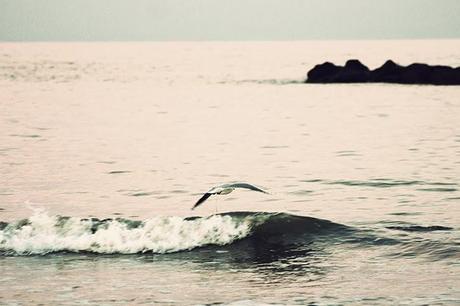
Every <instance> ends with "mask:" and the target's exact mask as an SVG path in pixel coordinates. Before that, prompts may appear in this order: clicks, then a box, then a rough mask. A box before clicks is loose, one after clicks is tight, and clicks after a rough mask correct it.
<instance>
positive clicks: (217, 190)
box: [192, 183, 268, 209]
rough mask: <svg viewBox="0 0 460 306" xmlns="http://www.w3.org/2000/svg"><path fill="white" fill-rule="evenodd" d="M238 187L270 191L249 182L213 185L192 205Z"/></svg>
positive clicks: (227, 192)
mask: <svg viewBox="0 0 460 306" xmlns="http://www.w3.org/2000/svg"><path fill="white" fill-rule="evenodd" d="M236 188H242V189H249V190H254V191H258V192H263V193H268V192H266V191H264V190H262V189H260V188H257V187H256V186H254V185H251V184H248V183H233V184H223V185H219V186H215V187H212V188H211V189H210V190H209V191H208V192H206V193H205V194H204V195H203V196H202V197H201V198H200V199H199V200H198V201H197V202H196V203H195V205H194V206H193V207H192V209H195V208H196V207H197V206H199V205H201V204H202V203H203V202H204V201H206V200H207V199H208V198H209V197H210V196H212V195H213V194H229V193H230V192H232V191H233V190H235V189H236Z"/></svg>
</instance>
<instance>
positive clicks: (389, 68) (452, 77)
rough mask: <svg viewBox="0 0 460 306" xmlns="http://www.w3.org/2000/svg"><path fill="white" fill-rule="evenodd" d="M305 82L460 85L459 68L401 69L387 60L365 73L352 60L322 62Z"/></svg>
mask: <svg viewBox="0 0 460 306" xmlns="http://www.w3.org/2000/svg"><path fill="white" fill-rule="evenodd" d="M306 82H307V83H368V82H371V83H399V84H432V85H460V67H458V68H452V67H449V66H430V65H427V64H418V63H416V64H411V65H409V66H401V65H398V64H396V63H395V62H393V61H392V60H388V61H386V62H385V64H383V65H382V66H381V67H379V68H377V69H375V70H369V68H368V67H366V66H365V65H363V64H362V63H361V62H360V61H359V60H356V59H352V60H348V61H347V62H346V63H345V66H336V65H335V64H333V63H330V62H326V63H324V64H320V65H316V66H315V67H314V68H313V69H311V70H310V71H309V72H308V79H307V81H306Z"/></svg>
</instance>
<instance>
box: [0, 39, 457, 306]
mask: <svg viewBox="0 0 460 306" xmlns="http://www.w3.org/2000/svg"><path fill="white" fill-rule="evenodd" d="M348 59H359V60H361V61H362V62H363V63H364V64H365V65H368V66H369V67H370V68H371V69H374V68H377V67H379V66H380V65H382V64H383V63H384V62H385V61H386V60H388V59H392V60H393V61H395V62H397V63H399V64H401V65H408V64H411V63H414V62H421V63H428V64H432V65H437V64H442V65H450V66H455V67H457V66H460V40H376V41H279V42H34V43H19V42H18V43H13V42H2V43H0V304H1V305H244V306H252V305H459V304H460V87H459V86H431V85H424V86H420V85H398V84H305V83H304V82H305V80H306V74H307V72H308V71H309V70H310V69H311V68H313V67H314V66H315V65H316V64H319V63H323V62H326V61H330V62H334V63H336V64H340V65H343V64H344V63H345V61H346V60H348ZM233 182H246V183H250V184H253V185H255V186H257V187H259V188H262V189H263V190H265V191H267V192H268V194H264V193H261V192H254V191H251V190H244V189H237V190H235V191H233V192H232V193H230V194H227V195H213V196H211V197H210V198H209V199H208V200H207V201H206V202H205V203H203V204H202V205H200V206H199V207H197V208H196V209H194V210H192V209H191V208H192V206H193V205H194V204H195V203H196V201H197V200H198V199H199V198H200V197H201V196H202V195H203V193H205V192H207V191H208V190H209V189H210V188H212V187H213V186H217V185H220V184H225V183H233Z"/></svg>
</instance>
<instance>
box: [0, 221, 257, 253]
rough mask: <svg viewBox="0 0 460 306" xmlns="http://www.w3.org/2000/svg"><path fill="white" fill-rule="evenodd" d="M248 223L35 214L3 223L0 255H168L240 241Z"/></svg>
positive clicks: (244, 234)
mask: <svg viewBox="0 0 460 306" xmlns="http://www.w3.org/2000/svg"><path fill="white" fill-rule="evenodd" d="M250 221H251V220H250V219H247V218H245V219H235V218H232V217H230V216H227V215H213V216H210V217H207V218H181V217H154V218H151V219H148V220H146V221H132V220H128V219H122V218H117V219H104V220H100V219H96V218H92V219H79V218H75V217H62V216H49V215H47V214H46V213H38V214H35V215H33V216H32V217H30V218H29V219H25V220H21V221H18V222H13V223H10V224H6V223H3V226H2V227H3V228H0V252H1V253H3V254H17V255H32V254H47V253H53V252H62V251H68V252H93V253H103V254H112V253H121V254H134V253H141V252H153V253H171V252H177V251H182V250H191V249H194V248H197V247H201V246H205V245H226V244H230V243H232V242H233V241H235V240H238V239H241V238H244V237H246V236H247V235H248V234H249V233H250V230H251V222H250Z"/></svg>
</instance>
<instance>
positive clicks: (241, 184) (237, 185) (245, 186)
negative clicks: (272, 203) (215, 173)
mask: <svg viewBox="0 0 460 306" xmlns="http://www.w3.org/2000/svg"><path fill="white" fill-rule="evenodd" d="M226 186H227V187H231V188H245V189H250V190H254V191H258V192H263V193H268V192H266V191H264V190H262V189H260V188H257V187H256V186H254V185H251V184H248V183H234V184H228V185H226Z"/></svg>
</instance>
